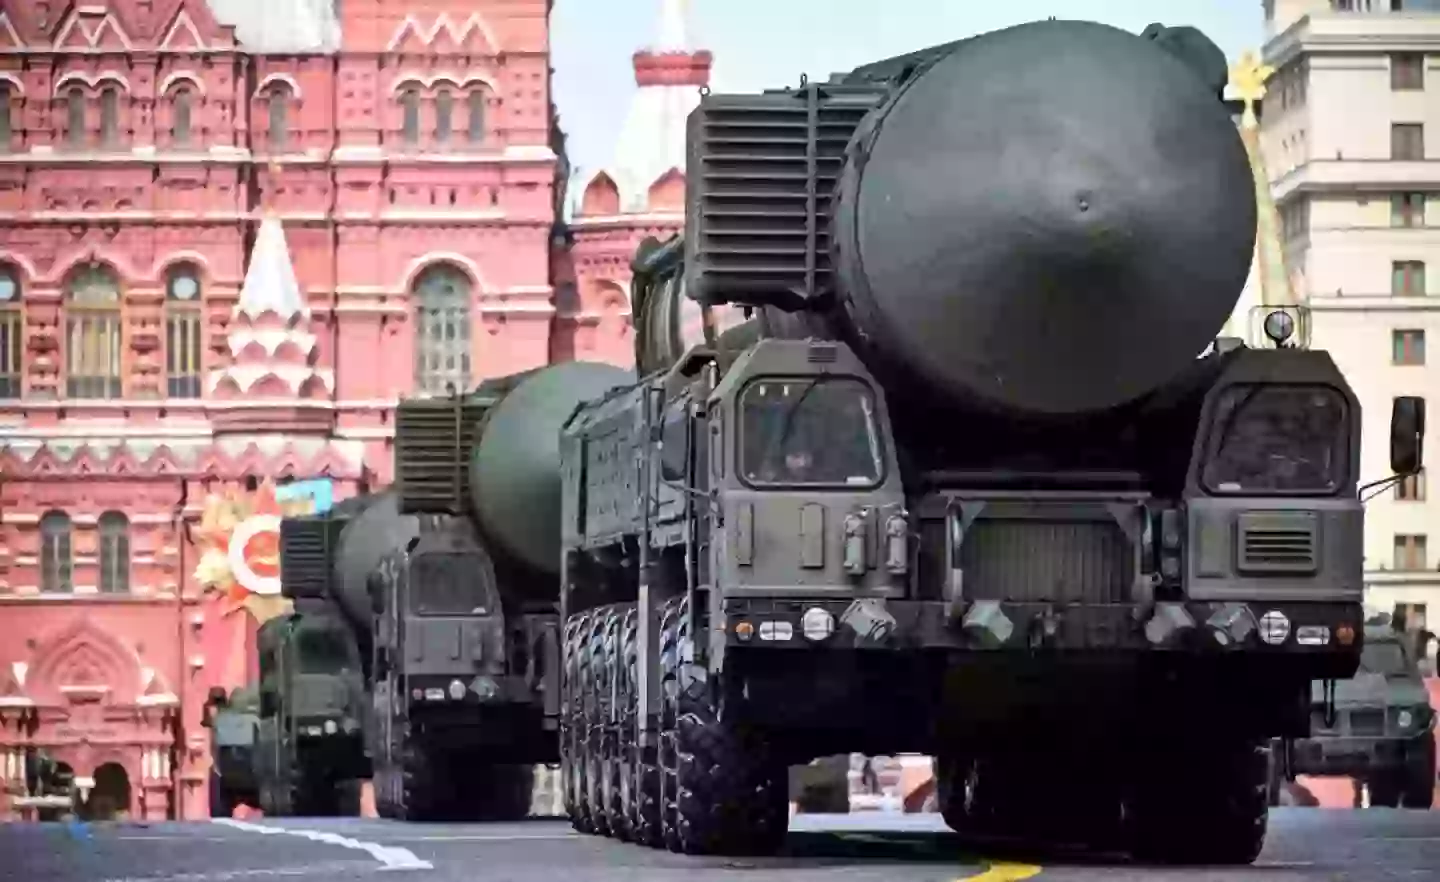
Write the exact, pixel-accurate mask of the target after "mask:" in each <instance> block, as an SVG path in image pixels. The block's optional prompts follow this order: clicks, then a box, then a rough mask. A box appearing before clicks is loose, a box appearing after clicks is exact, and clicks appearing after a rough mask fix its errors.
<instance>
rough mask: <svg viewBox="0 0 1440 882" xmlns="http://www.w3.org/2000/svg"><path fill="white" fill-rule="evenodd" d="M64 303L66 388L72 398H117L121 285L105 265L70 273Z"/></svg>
mask: <svg viewBox="0 0 1440 882" xmlns="http://www.w3.org/2000/svg"><path fill="white" fill-rule="evenodd" d="M66 288H67V289H68V290H67V293H68V295H69V297H68V302H67V303H66V304H65V308H66V316H65V388H66V394H67V395H68V396H69V397H71V398H119V397H120V393H121V381H120V377H121V373H120V285H119V283H118V282H117V280H116V278H115V273H114V272H112V271H111V270H110V269H109V268H108V267H103V266H98V265H91V266H88V267H84V268H82V269H80V270H77V271H76V272H75V273H74V274H72V275H71V277H70V279H69V281H68V283H67V285H66Z"/></svg>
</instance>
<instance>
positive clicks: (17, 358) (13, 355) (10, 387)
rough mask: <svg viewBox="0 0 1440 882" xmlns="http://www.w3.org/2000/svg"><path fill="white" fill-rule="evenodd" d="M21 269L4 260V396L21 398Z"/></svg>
mask: <svg viewBox="0 0 1440 882" xmlns="http://www.w3.org/2000/svg"><path fill="white" fill-rule="evenodd" d="M20 295H21V291H20V271H19V270H17V269H16V268H15V267H13V266H10V265H9V264H0V398H19V397H20V391H21V388H22V384H23V382H24V378H25V313H24V311H23V310H22V309H21V306H20Z"/></svg>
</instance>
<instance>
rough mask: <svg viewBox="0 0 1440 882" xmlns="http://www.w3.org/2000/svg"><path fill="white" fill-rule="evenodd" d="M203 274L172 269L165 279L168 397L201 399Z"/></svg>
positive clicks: (184, 267)
mask: <svg viewBox="0 0 1440 882" xmlns="http://www.w3.org/2000/svg"><path fill="white" fill-rule="evenodd" d="M202 328H203V324H202V316H201V297H200V273H199V272H198V271H197V270H196V268H195V267H194V266H191V265H190V264H188V263H187V264H179V265H177V266H172V267H171V268H170V271H169V272H168V273H167V274H166V277H165V394H166V395H167V396H169V397H170V398H199V397H200V369H201V361H202V356H203V354H204V353H203V350H202V348H201V342H202V340H203V335H202Z"/></svg>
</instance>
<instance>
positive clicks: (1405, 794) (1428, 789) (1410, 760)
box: [1400, 732, 1435, 809]
mask: <svg viewBox="0 0 1440 882" xmlns="http://www.w3.org/2000/svg"><path fill="white" fill-rule="evenodd" d="M1417 748H1418V749H1416V750H1414V751H1413V752H1412V753H1410V754H1409V755H1407V756H1406V758H1405V785H1404V789H1403V791H1402V792H1401V796H1400V804H1401V805H1403V806H1405V808H1414V809H1428V808H1433V807H1434V805H1435V733H1434V732H1427V733H1425V735H1424V736H1423V737H1422V738H1421V739H1420V743H1419V744H1418V745H1417Z"/></svg>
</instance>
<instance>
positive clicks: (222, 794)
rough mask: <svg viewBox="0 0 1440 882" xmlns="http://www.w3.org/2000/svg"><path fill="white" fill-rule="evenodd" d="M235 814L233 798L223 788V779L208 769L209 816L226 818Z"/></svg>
mask: <svg viewBox="0 0 1440 882" xmlns="http://www.w3.org/2000/svg"><path fill="white" fill-rule="evenodd" d="M234 814H235V800H234V799H233V798H232V797H231V794H230V791H229V790H227V789H225V781H224V779H223V778H221V777H220V776H219V775H218V774H216V773H215V771H214V770H213V769H212V770H211V771H210V817H212V818H228V817H231V816H232V815H234Z"/></svg>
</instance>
